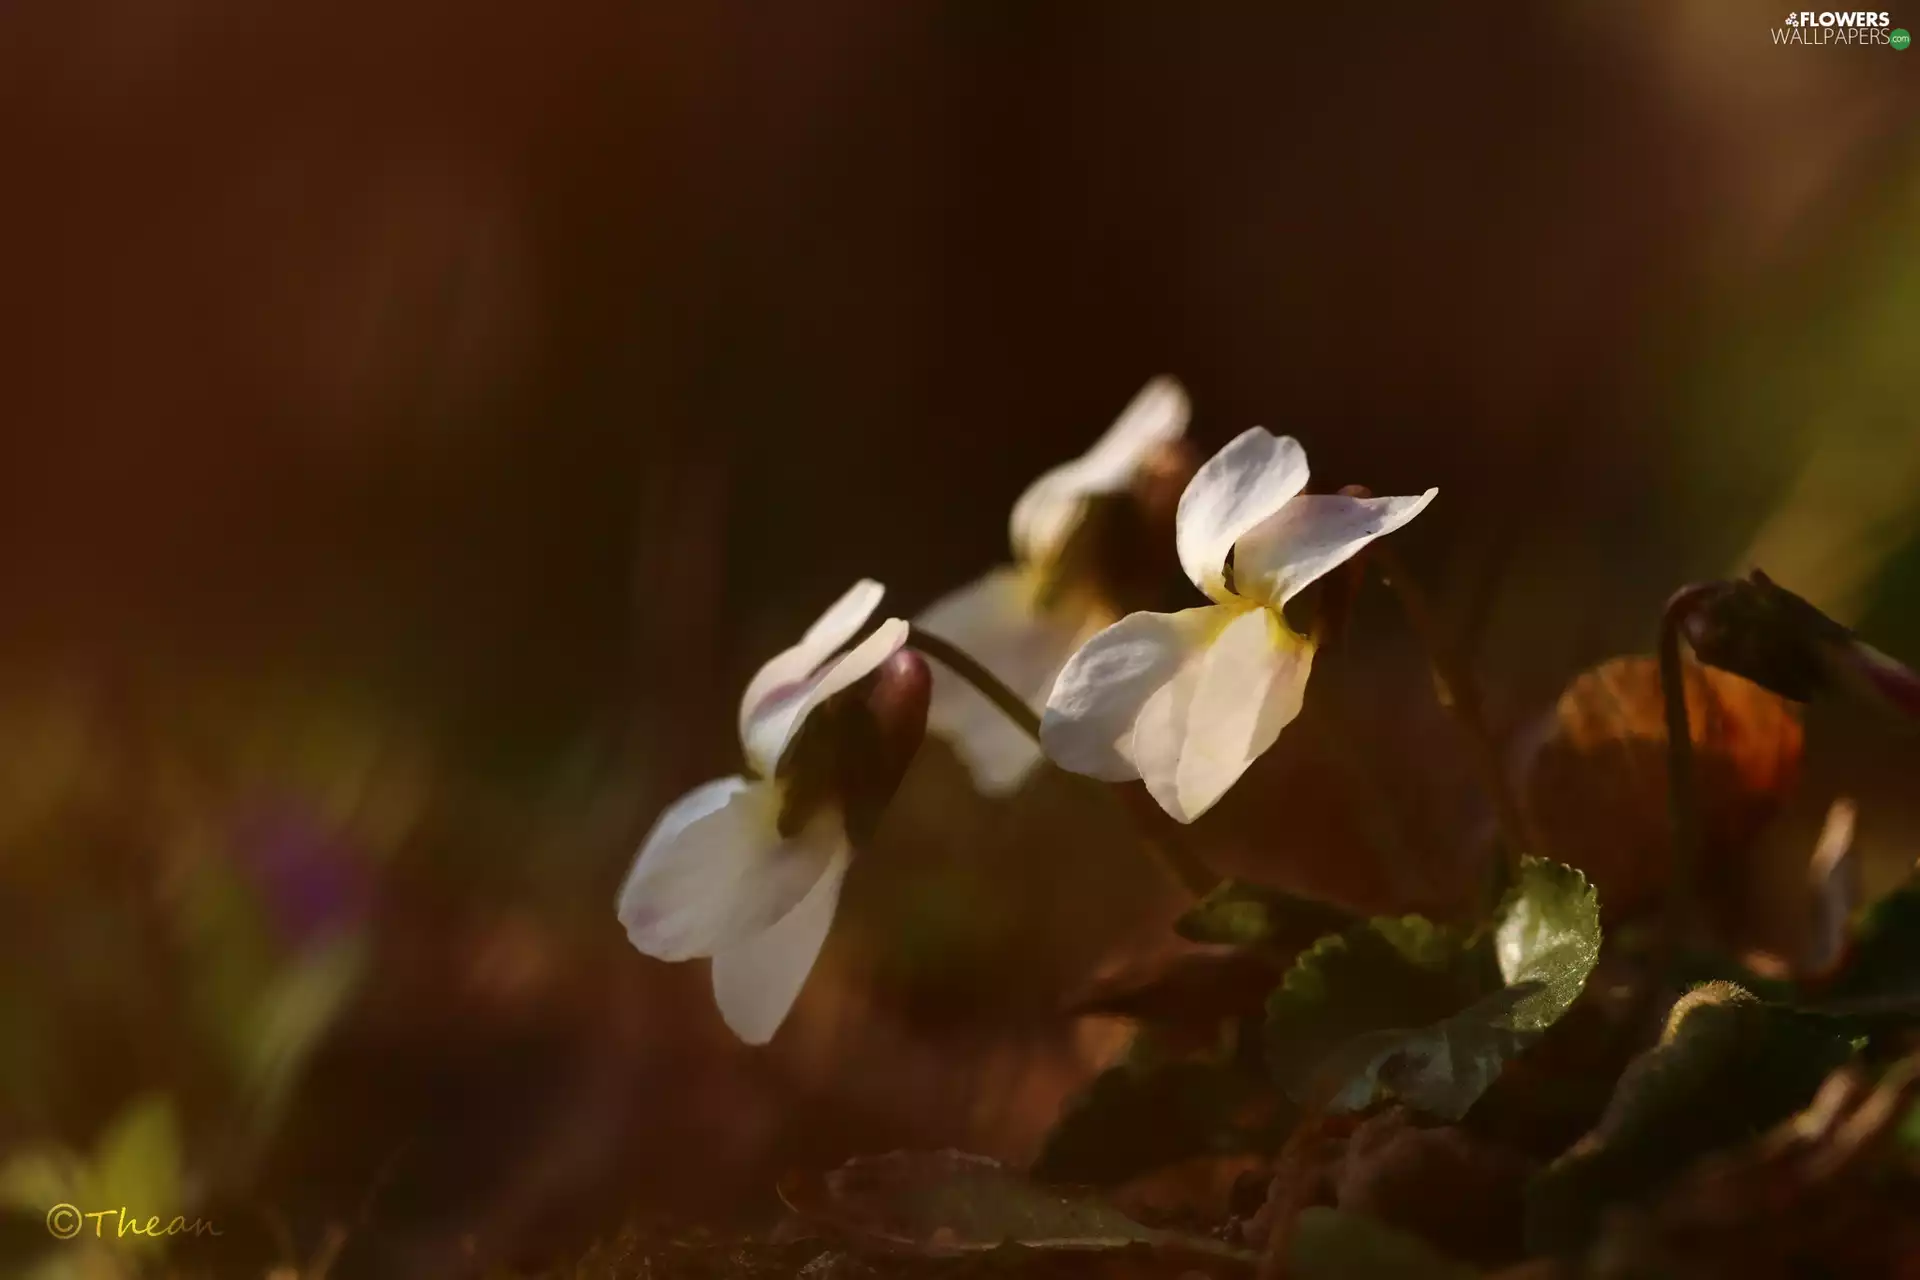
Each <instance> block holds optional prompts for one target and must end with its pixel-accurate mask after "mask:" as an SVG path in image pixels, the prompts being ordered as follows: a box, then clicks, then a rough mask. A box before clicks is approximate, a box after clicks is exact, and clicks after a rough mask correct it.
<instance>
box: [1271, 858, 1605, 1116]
mask: <svg viewBox="0 0 1920 1280" xmlns="http://www.w3.org/2000/svg"><path fill="white" fill-rule="evenodd" d="M1599 950H1600V909H1599V902H1598V899H1597V897H1596V895H1595V894H1594V891H1593V889H1592V887H1591V886H1590V885H1588V884H1587V881H1586V877H1584V876H1583V875H1581V874H1580V873H1579V872H1578V871H1575V870H1573V869H1571V868H1568V867H1562V866H1559V865H1557V864H1554V863H1548V862H1542V861H1539V860H1536V859H1530V860H1528V861H1527V862H1526V863H1525V864H1523V866H1522V869H1521V872H1520V877H1519V881H1518V883H1517V884H1516V885H1515V886H1514V888H1513V889H1512V891H1511V892H1510V893H1509V894H1508V895H1507V898H1506V900H1505V901H1504V902H1503V903H1502V904H1501V908H1500V911H1499V914H1498V916H1497V917H1496V919H1495V922H1494V927H1493V929H1492V932H1491V935H1490V936H1481V937H1474V938H1465V937H1462V936H1461V935H1460V934H1459V933H1457V932H1456V931H1453V930H1449V929H1445V928H1442V927H1440V926H1438V925H1435V924H1433V923H1431V922H1430V921H1427V920H1423V919H1421V918H1420V917H1417V916H1408V917H1402V918H1400V919H1380V920H1372V921H1368V922H1367V923H1365V924H1363V925H1359V926H1356V927H1355V928H1353V929H1349V930H1348V931H1347V932H1345V933H1342V934H1338V935H1335V936H1332V937H1328V938H1323V939H1321V940H1320V941H1319V942H1318V943H1316V944H1314V946H1313V947H1312V948H1310V949H1309V950H1307V951H1305V952H1303V953H1302V954H1301V956H1300V958H1299V959H1298V960H1297V961H1296V962H1295V964H1294V967H1293V968H1292V970H1290V971H1289V972H1288V974H1287V976H1286V979H1285V980H1284V981H1283V982H1282V984H1281V986H1280V989H1279V990H1277V991H1276V992H1275V993H1274V995H1273V998H1272V999H1271V1000H1270V1001H1269V1003H1268V1007H1267V1014H1268V1018H1267V1045H1268V1055H1269V1060H1270V1062H1271V1064H1272V1066H1273V1069H1274V1072H1275V1074H1276V1076H1277V1077H1278V1079H1279V1080H1280V1083H1281V1084H1282V1086H1283V1087H1285V1088H1286V1089H1287V1091H1288V1092H1289V1094H1291V1095H1292V1096H1293V1097H1294V1098H1295V1099H1296V1100H1297V1101H1300V1102H1303V1103H1307V1104H1310V1105H1312V1104H1318V1105H1323V1106H1326V1107H1328V1108H1329V1109H1330V1110H1334V1111H1357V1110H1362V1109H1364V1108H1366V1107H1369V1106H1372V1105H1373V1104H1374V1103H1376V1102H1380V1101H1383V1100H1385V1099H1387V1098H1398V1099H1400V1100H1401V1101H1404V1102H1406V1103H1408V1104H1409V1105H1411V1106H1413V1107H1415V1108H1417V1109H1419V1110H1421V1111H1425V1112H1427V1113H1429V1114H1431V1115H1435V1116H1439V1117H1441V1118H1443V1119H1448V1120H1457V1119H1459V1118H1460V1117H1461V1116H1463V1115H1465V1114H1466V1112H1467V1110H1468V1109H1469V1108H1470V1107H1472V1106H1473V1104H1474V1102H1475V1101H1476V1100H1478V1098H1479V1097H1480V1095H1481V1094H1482V1093H1484V1092H1485V1091H1486V1089H1487V1087H1488V1086H1489V1085H1491V1084H1492V1083H1493V1082H1494V1080H1495V1079H1496V1078H1498V1076H1499V1074H1500V1071H1501V1069H1502V1068H1503V1067H1504V1066H1505V1064H1506V1063H1507V1061H1508V1060H1509V1059H1511V1058H1512V1057H1513V1056H1514V1055H1515V1054H1517V1053H1519V1052H1521V1051H1522V1050H1523V1049H1525V1048H1526V1047H1527V1046H1528V1045H1529V1044H1531V1043H1532V1042H1533V1041H1534V1040H1535V1039H1536V1038H1538V1036H1539V1035H1540V1033H1541V1032H1543V1031H1545V1030H1546V1029H1547V1028H1548V1027H1550V1026H1552V1025H1553V1023H1554V1022H1555V1021H1557V1020H1558V1019H1559V1017H1560V1015H1561V1014H1563V1013H1565V1012H1566V1011H1567V1009H1568V1008H1569V1007H1571V1005H1572V1004H1573V1002H1574V1000H1575V999H1576V998H1578V996H1579V994H1580V992H1581V990H1582V989H1583V988H1584V986H1585V985H1586V980H1587V976H1588V974H1590V973H1591V972H1592V971H1593V966H1594V963H1595V961H1596V960H1597V959H1598V957H1599Z"/></svg>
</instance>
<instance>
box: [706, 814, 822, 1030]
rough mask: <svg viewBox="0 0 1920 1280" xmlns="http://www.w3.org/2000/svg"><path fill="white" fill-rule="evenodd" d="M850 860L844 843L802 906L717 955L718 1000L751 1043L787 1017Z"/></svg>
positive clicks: (715, 988) (731, 1023)
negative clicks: (771, 925) (770, 926)
mask: <svg viewBox="0 0 1920 1280" xmlns="http://www.w3.org/2000/svg"><path fill="white" fill-rule="evenodd" d="M851 860H852V855H851V853H850V852H849V851H848V850H847V848H846V847H845V846H844V845H843V846H842V847H841V848H840V849H839V850H838V851H837V852H835V853H834V855H833V857H832V858H831V859H830V860H829V861H828V863H827V869H826V871H825V872H824V873H823V874H822V875H821V877H820V879H819V880H817V881H816V882H815V883H814V886H813V888H812V889H810V890H809V891H808V892H807V896H806V897H804V898H802V899H801V900H800V905H798V906H796V907H795V908H794V909H793V910H792V911H789V912H788V913H787V914H786V915H785V916H783V917H781V919H780V920H779V921H778V922H777V923H776V924H774V926H773V927H772V928H770V929H768V930H766V931H765V932H764V933H761V934H758V935H756V936H755V937H752V938H749V939H747V940H746V941H745V942H742V943H740V944H739V945H738V946H733V947H729V948H727V949H726V950H725V951H722V952H720V953H719V954H717V955H715V956H714V958H713V999H714V1003H715V1004H717V1005H719V1006H720V1016H721V1017H722V1018H723V1019H725V1020H726V1024H727V1026H728V1027H729V1028H731V1029H732V1031H733V1034H735V1035H737V1036H739V1037H740V1038H741V1039H742V1040H744V1041H746V1042H747V1043H748V1044H765V1043H766V1042H767V1041H769V1040H771V1039H773V1033H774V1032H776V1031H778V1030H779V1029H780V1024H781V1023H782V1022H785V1021H786V1019H787V1013H788V1011H789V1010H791V1009H792V1008H793V1002H794V1000H796V999H797V998H798V997H799V995H800V989H801V988H802V987H803V986H805V985H806V982H807V975H808V974H809V973H811V972H812V971H813V963H814V961H815V960H817V959H819V957H820V948H821V946H822V944H824V943H825V942H826V940H827V931H828V930H829V929H830V928H831V927H832V925H833V914H834V911H835V909H836V908H837V907H838V906H839V905H840V886H841V884H842V883H843V882H844V881H845V879H846V875H847V866H848V864H849V862H851Z"/></svg>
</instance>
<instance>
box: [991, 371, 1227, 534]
mask: <svg viewBox="0 0 1920 1280" xmlns="http://www.w3.org/2000/svg"><path fill="white" fill-rule="evenodd" d="M1188 414H1189V406H1188V404H1187V393H1186V392H1185V391H1184V390H1182V388H1181V386H1180V384H1179V383H1178V382H1175V381H1174V380H1173V379H1172V378H1155V379H1154V380H1153V381H1151V382H1149V383H1148V384H1147V385H1146V386H1145V387H1143V388H1141V390H1140V394H1139V395H1136V396H1135V397H1134V398H1133V400H1132V402H1131V403H1129V404H1128V405H1127V407H1126V408H1125V409H1123V410H1121V412H1120V416H1119V418H1118V419H1116V420H1115V421H1114V424H1113V425H1112V426H1111V427H1108V428H1107V432H1106V434H1105V435H1103V436H1101V437H1100V439H1099V440H1098V441H1096V442H1095V443H1094V446H1093V448H1091V449H1089V450H1087V451H1086V452H1085V453H1084V454H1082V455H1080V456H1079V457H1078V458H1075V459H1074V460H1073V461H1072V462H1066V463H1062V464H1061V465H1059V466H1057V467H1055V468H1053V469H1052V470H1051V471H1048V472H1047V473H1046V474H1044V475H1042V476H1041V477H1040V478H1039V479H1038V480H1035V481H1034V482H1033V483H1032V484H1030V485H1028V486H1027V489H1026V492H1025V493H1022V494H1021V495H1020V499H1019V501H1017V502H1015V503H1014V504H1013V516H1012V518H1011V520H1010V522H1009V536H1010V537H1011V539H1012V541H1013V554H1014V556H1015V557H1016V558H1018V559H1019V560H1020V561H1021V562H1022V563H1023V564H1029V565H1044V564H1047V563H1050V562H1051V561H1052V560H1053V559H1054V558H1055V557H1056V556H1057V555H1059V553H1060V548H1061V547H1062V546H1064V545H1065V543H1066V541H1067V538H1068V536H1069V535H1070V534H1072V532H1073V530H1074V526H1076V525H1077V524H1079V522H1080V518H1081V516H1082V514H1083V513H1084V511H1085V509H1086V500H1087V499H1088V498H1090V497H1092V496H1094V495H1095V494H1100V493H1115V492H1118V491H1119V490H1121V489H1125V488H1126V487H1127V486H1128V485H1130V484H1132V483H1133V477H1134V473H1135V472H1136V471H1138V470H1139V469H1140V464H1141V463H1143V462H1144V461H1146V459H1147V458H1148V457H1149V456H1150V455H1151V454H1152V453H1153V451H1154V450H1155V449H1157V448H1159V447H1160V446H1161V445H1163V444H1165V443H1166V442H1167V441H1169V440H1176V439H1178V438H1179V437H1180V435H1181V434H1182V433H1183V432H1185V431H1186V429H1187V417H1188Z"/></svg>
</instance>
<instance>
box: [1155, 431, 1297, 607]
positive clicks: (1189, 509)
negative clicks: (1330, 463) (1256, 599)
mask: <svg viewBox="0 0 1920 1280" xmlns="http://www.w3.org/2000/svg"><path fill="white" fill-rule="evenodd" d="M1306 487H1307V452H1306V450H1305V449H1302V448H1301V447H1300V442H1299V441H1297V440H1295V439H1294V438H1293V437H1292V436H1276V435H1273V434H1271V433H1270V432H1268V431H1267V430H1266V429H1265V428H1263V427H1250V428H1248V429H1247V430H1245V431H1243V432H1241V433H1240V434H1239V435H1237V436H1235V437H1234V438H1233V439H1232V440H1230V441H1228V442H1227V446H1226V448H1224V449H1222V450H1220V452H1218V453H1216V454H1214V455H1213V456H1212V457H1211V458H1208V459H1207V460H1206V462H1205V463H1204V464H1203V465H1202V466H1201V468H1200V469H1199V470H1198V471H1196V472H1194V475H1193V479H1192V480H1190V481H1188V482H1187V488H1186V492H1184V493H1182V494H1181V495H1180V509H1179V511H1178V512H1177V513H1176V514H1175V516H1174V539H1175V541H1176V543H1177V544H1178V546H1179V549H1180V567H1181V568H1183V569H1185V570H1186V571H1187V577H1188V578H1190V579H1192V580H1193V585H1194V586H1196V587H1198V588H1200V589H1201V590H1202V591H1204V592H1206V593H1207V595H1208V596H1209V597H1211V598H1212V599H1213V600H1215V601H1217V602H1218V603H1220V604H1227V603H1229V602H1231V600H1232V599H1233V593H1232V592H1230V591H1228V590H1227V583H1226V572H1225V571H1226V564H1227V554H1228V553H1229V552H1231V551H1232V550H1233V544H1234V543H1236V542H1238V541H1239V540H1240V538H1241V537H1242V536H1243V535H1244V534H1245V533H1246V532H1247V531H1248V530H1249V529H1251V528H1253V527H1254V526H1255V525H1257V524H1259V523H1260V522H1261V521H1262V520H1265V519H1267V517H1269V516H1271V515H1273V513H1274V512H1276V511H1278V510H1280V508H1281V507H1282V506H1284V505H1285V504H1286V502H1287V500H1288V499H1289V498H1292V497H1293V496H1294V495H1295V494H1297V493H1299V492H1300V491H1301V490H1302V489H1305V488H1306ZM1236 564H1237V562H1236ZM1235 576H1236V578H1237V577H1238V573H1237V570H1236V574H1235Z"/></svg>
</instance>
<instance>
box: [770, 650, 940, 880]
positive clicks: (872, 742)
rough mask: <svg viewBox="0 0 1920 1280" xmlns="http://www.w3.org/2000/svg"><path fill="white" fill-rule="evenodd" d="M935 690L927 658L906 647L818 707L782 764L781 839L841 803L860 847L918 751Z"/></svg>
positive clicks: (789, 748) (869, 836)
mask: <svg viewBox="0 0 1920 1280" xmlns="http://www.w3.org/2000/svg"><path fill="white" fill-rule="evenodd" d="M932 689H933V673H932V672H931V671H930V670H928V668H927V660H926V659H925V658H924V657H922V656H921V655H920V654H919V653H918V652H916V651H914V650H912V649H902V650H900V651H899V652H898V653H896V654H894V655H893V656H892V657H890V658H888V659H887V660H886V661H885V662H884V663H882V664H881V665H880V668H879V669H878V670H877V671H875V672H874V673H873V674H871V675H869V676H867V677H866V678H865V679H864V680H861V681H860V682H859V683H857V684H855V685H853V686H851V687H849V688H846V689H843V690H841V691H840V692H839V693H837V694H835V695H834V696H833V697H831V698H829V699H828V700H827V701H826V702H824V703H822V704H821V705H820V706H818V707H816V708H815V709H814V711H813V713H812V714H811V715H809V716H808V717H807V719H806V722H805V723H804V724H803V725H802V726H801V727H800V730H799V736H798V737H797V738H796V739H795V740H794V742H793V744H792V745H791V746H790V747H788V749H787V751H786V754H785V755H784V756H782V757H781V760H780V770H779V781H780V783H781V786H782V790H783V801H782V804H781V806H780V830H781V833H782V834H783V835H789V836H791V835H793V834H795V833H797V832H799V831H801V830H803V829H804V828H805V827H806V825H807V822H808V821H809V820H810V819H811V818H812V817H813V815H814V814H815V813H816V812H818V811H819V809H820V808H821V807H822V806H824V805H829V804H832V805H838V806H839V807H840V809H841V812H842V814H843V815H844V817H845V819H846V824H847V834H848V835H849V837H851V839H852V841H853V844H854V847H855V848H856V849H857V848H860V847H863V846H864V845H865V844H866V843H867V841H868V840H869V838H871V836H872V835H873V832H874V829H875V828H876V827H877V826H878V825H879V823H880V815H881V814H882V813H883V812H884V811H885V810H886V807H887V802H888V801H890V800H892V799H893V793H894V792H895V791H897V790H899V789H900V782H901V780H902V779H903V778H905V777H906V774H907V766H908V765H910V764H911V763H913V756H914V753H915V752H916V751H918V750H919V748H920V740H921V738H922V737H924V736H925V734H926V729H927V703H928V699H929V697H930V695H931V693H932Z"/></svg>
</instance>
